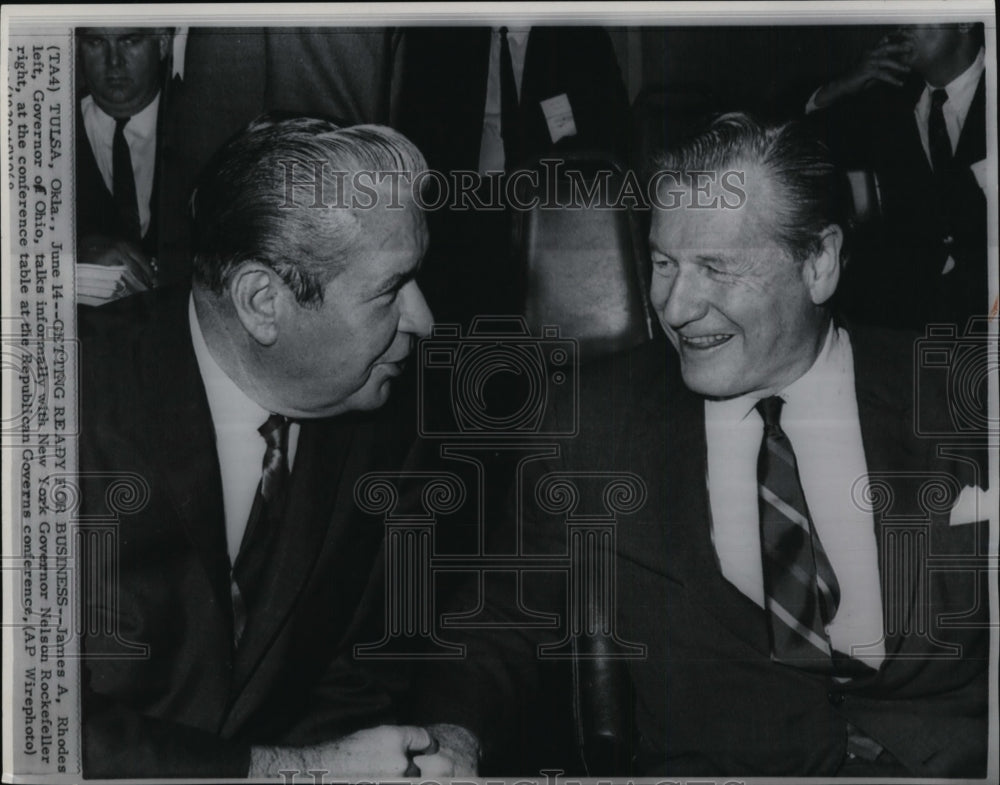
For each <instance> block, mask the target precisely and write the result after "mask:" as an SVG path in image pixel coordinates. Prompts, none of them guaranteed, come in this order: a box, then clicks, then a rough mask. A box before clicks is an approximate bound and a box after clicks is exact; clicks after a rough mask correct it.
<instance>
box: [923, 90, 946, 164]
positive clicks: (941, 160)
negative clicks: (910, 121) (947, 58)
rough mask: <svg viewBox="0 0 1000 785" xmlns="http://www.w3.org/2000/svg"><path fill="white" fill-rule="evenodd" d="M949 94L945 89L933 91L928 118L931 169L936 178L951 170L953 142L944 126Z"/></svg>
mask: <svg viewBox="0 0 1000 785" xmlns="http://www.w3.org/2000/svg"><path fill="white" fill-rule="evenodd" d="M947 100H948V92H947V91H946V90H944V89H938V90H932V91H931V113H930V116H929V117H928V118H927V142H928V147H929V148H930V151H931V168H933V169H934V176H935V177H937V178H940V177H942V176H943V175H944V174H945V172H947V171H948V169H950V168H951V158H952V155H951V140H950V139H949V138H948V128H947V127H946V126H945V124H944V109H943V107H944V105H945V103H946V102H947Z"/></svg>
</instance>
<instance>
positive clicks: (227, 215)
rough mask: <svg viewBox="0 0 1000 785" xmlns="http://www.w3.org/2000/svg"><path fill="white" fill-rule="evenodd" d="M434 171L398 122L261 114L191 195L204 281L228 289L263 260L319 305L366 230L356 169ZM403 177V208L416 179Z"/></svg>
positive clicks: (306, 300) (198, 269) (197, 271)
mask: <svg viewBox="0 0 1000 785" xmlns="http://www.w3.org/2000/svg"><path fill="white" fill-rule="evenodd" d="M426 168H427V165H426V162H425V161H424V157H423V155H422V154H421V153H420V151H419V150H418V149H417V148H416V147H415V146H414V145H413V143H412V142H410V141H409V140H408V139H407V138H406V137H405V136H403V135H402V134H400V133H399V132H397V131H394V130H392V129H391V128H387V127H384V126H378V125H356V126H351V127H348V128H342V127H340V126H338V125H336V124H335V123H333V122H330V121H328V120H321V119H317V118H311V117H292V118H287V117H286V118H278V117H275V116H269V115H265V116H263V117H261V118H258V119H257V120H255V121H253V122H252V123H251V124H250V125H249V126H248V127H247V128H246V129H245V130H244V131H242V132H241V133H240V134H238V135H237V136H235V137H234V138H233V139H231V140H230V141H229V142H227V143H226V144H225V145H224V146H223V147H222V149H220V150H219V151H218V152H217V153H216V154H215V155H214V156H213V157H212V159H211V160H210V161H209V163H208V165H207V166H206V167H205V169H204V170H203V172H202V175H201V178H200V179H199V182H198V185H197V187H196V189H195V192H194V195H193V196H192V197H191V211H192V214H193V216H194V262H193V263H194V279H195V281H196V282H198V283H200V284H202V285H204V286H206V287H207V288H209V289H210V290H212V291H213V292H215V293H216V294H217V295H221V294H222V293H223V291H224V290H225V288H226V286H227V285H228V284H229V282H230V280H231V278H232V276H233V273H234V272H235V271H236V269H237V268H238V267H239V266H240V265H241V264H243V263H244V262H248V261H257V262H260V263H262V264H265V265H267V266H268V267H270V268H271V269H273V270H274V271H275V272H276V273H277V274H278V275H279V276H280V277H281V279H282V280H283V281H284V282H285V283H286V284H287V285H288V287H289V288H290V289H291V290H292V292H293V293H294V295H295V298H296V300H297V301H298V302H299V303H302V304H304V305H308V304H317V303H319V302H321V301H322V297H323V290H324V289H325V287H326V285H327V284H328V283H329V281H330V280H331V279H332V278H333V277H334V276H335V275H336V274H337V273H338V272H339V271H340V270H341V269H343V267H344V264H345V262H346V260H347V258H348V256H349V254H350V252H351V250H352V248H353V247H354V246H355V244H356V238H357V237H358V235H359V233H360V231H361V230H360V225H359V219H358V213H359V212H360V209H353V208H351V207H348V206H345V205H348V204H350V200H351V197H352V188H351V179H352V175H353V174H355V173H357V172H366V173H372V174H373V176H378V174H380V173H387V174H391V175H405V176H407V177H413V176H415V175H417V174H419V173H420V172H422V171H424V170H425V169H426ZM317 175H318V176H319V180H318V181H317ZM303 182H305V183H307V185H305V186H303V185H301V183H303ZM318 182H321V183H322V185H321V186H320V185H319V184H318ZM397 182H400V184H399V193H398V194H397V195H398V198H399V199H400V204H403V203H405V201H406V199H409V196H408V191H406V189H405V188H404V186H405V185H407V184H408V182H410V181H407V180H402V181H397ZM297 184H298V185H297ZM383 201H384V202H388V201H389V200H388V199H385V200H383ZM373 209H387V208H386V204H376V205H375V206H374V208H373Z"/></svg>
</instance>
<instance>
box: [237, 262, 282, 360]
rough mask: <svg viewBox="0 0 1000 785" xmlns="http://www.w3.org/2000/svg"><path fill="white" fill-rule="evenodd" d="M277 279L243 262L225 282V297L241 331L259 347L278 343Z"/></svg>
mask: <svg viewBox="0 0 1000 785" xmlns="http://www.w3.org/2000/svg"><path fill="white" fill-rule="evenodd" d="M281 286H282V284H281V279H280V278H279V277H278V274H277V273H276V272H274V270H272V269H271V268H270V267H268V266H267V265H265V264H261V263H260V262H254V261H251V262H246V263H245V264H243V265H242V266H241V267H240V268H239V269H237V271H236V274H235V275H234V276H233V278H232V280H231V281H230V282H229V297H230V299H231V300H232V303H233V308H235V309H236V315H237V316H238V317H239V320H240V324H242V325H243V329H244V330H246V331H247V333H249V334H250V336H251V337H252V338H253V339H254V340H255V341H256V342H257V343H259V344H261V345H263V346H271V345H272V344H273V343H274V342H275V341H277V340H278V318H277V317H278V307H279V304H278V299H279V297H280V295H281Z"/></svg>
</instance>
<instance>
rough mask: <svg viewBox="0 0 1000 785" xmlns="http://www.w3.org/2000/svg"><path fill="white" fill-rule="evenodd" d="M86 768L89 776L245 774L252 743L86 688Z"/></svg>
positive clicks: (84, 729)
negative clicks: (148, 712) (133, 706)
mask: <svg viewBox="0 0 1000 785" xmlns="http://www.w3.org/2000/svg"><path fill="white" fill-rule="evenodd" d="M83 711H84V716H85V721H84V722H83V767H84V771H85V772H86V776H87V778H88V779H89V778H93V779H117V778H127V779H135V778H140V777H156V778H158V779H159V778H161V777H198V778H201V777H226V778H230V777H232V778H242V777H246V776H247V771H248V770H249V768H250V745H249V744H245V743H238V742H234V741H228V740H225V739H220V738H219V737H218V736H216V735H215V734H213V733H208V732H206V731H202V730H198V729H195V728H191V727H188V726H185V725H180V724H178V723H175V722H169V721H167V720H160V719H154V718H151V717H147V716H144V715H142V714H140V713H139V712H137V711H134V710H132V709H130V708H128V707H126V706H123V705H121V704H119V703H116V702H115V701H113V700H111V699H109V698H107V697H106V696H103V695H100V694H99V693H96V692H94V691H93V690H92V689H91V688H90V687H89V685H86V686H85V687H84V692H83Z"/></svg>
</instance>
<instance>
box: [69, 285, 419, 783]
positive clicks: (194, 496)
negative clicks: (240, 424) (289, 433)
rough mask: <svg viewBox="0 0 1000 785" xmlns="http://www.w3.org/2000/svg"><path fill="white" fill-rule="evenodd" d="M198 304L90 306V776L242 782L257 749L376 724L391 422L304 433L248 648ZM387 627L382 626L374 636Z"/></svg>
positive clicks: (149, 301) (86, 389) (162, 296)
mask: <svg viewBox="0 0 1000 785" xmlns="http://www.w3.org/2000/svg"><path fill="white" fill-rule="evenodd" d="M187 297H188V296H187V292H186V291H183V290H181V291H171V290H157V291H156V292H152V293H149V294H147V295H143V296H137V297H133V298H128V299H126V300H123V301H121V302H116V303H114V304H111V305H109V306H107V307H105V308H102V309H98V310H91V311H88V310H87V309H82V313H81V317H80V319H81V330H80V333H81V338H82V342H83V350H82V351H83V354H82V357H83V360H82V362H83V368H84V372H83V373H82V374H81V379H82V390H81V422H82V430H81V436H80V468H81V482H82V499H83V501H82V507H81V513H82V514H81V529H82V538H83V539H82V543H83V546H84V550H83V554H84V559H85V560H86V561H85V562H84V563H86V564H87V565H88V566H87V568H86V569H85V570H84V571H83V576H82V577H83V583H82V587H83V591H84V593H83V613H84V618H85V619H86V620H87V622H88V625H89V626H88V629H87V634H86V635H85V637H84V640H83V647H84V651H85V654H86V659H85V669H84V670H85V683H86V688H85V693H84V704H83V710H84V724H83V739H84V766H85V769H84V771H85V773H86V774H87V776H88V777H123V776H124V777H140V776H143V777H149V776H156V777H163V776H187V777H208V776H212V777H239V776H245V775H246V772H247V766H248V764H249V748H250V745H252V744H282V743H286V744H306V743H312V742H315V741H318V740H320V739H328V738H333V737H336V736H339V735H342V734H344V733H347V732H351V731H354V730H357V729H358V728H360V727H368V726H371V725H375V724H379V723H380V722H382V721H384V720H386V719H388V718H390V717H391V715H392V710H391V706H390V699H389V695H388V691H387V688H386V687H385V685H384V684H382V683H380V682H379V681H378V680H377V679H376V678H375V677H374V676H372V675H370V674H369V673H367V672H366V671H364V670H363V669H362V668H361V667H360V666H359V665H357V664H356V663H354V662H353V661H352V657H351V653H352V646H353V644H354V643H355V642H368V641H374V640H378V634H379V632H380V630H379V629H378V627H377V625H378V624H379V623H380V622H381V618H382V604H381V598H380V587H381V585H382V578H381V575H382V573H381V569H382V567H381V543H382V538H383V528H384V527H383V524H382V522H381V521H379V520H377V519H374V518H373V517H371V516H366V515H364V514H362V513H361V512H359V511H358V510H357V509H356V506H355V504H354V501H353V493H352V491H353V486H354V482H355V480H356V479H357V478H358V477H359V476H360V475H361V474H363V473H364V472H366V471H368V470H370V469H374V468H379V469H385V468H392V467H396V466H398V465H399V463H400V461H401V460H402V456H403V455H404V453H405V452H406V447H407V442H408V439H407V437H406V436H405V435H403V434H401V433H400V432H399V431H398V430H397V429H396V427H395V422H394V418H393V412H392V411H388V410H381V411H379V412H376V413H366V414H363V415H358V416H344V417H338V418H333V419H325V420H315V421H306V422H303V423H302V425H301V430H300V436H299V442H298V448H297V452H296V460H295V465H294V471H293V474H292V477H291V486H290V488H289V499H290V501H289V504H288V509H287V511H286V514H285V518H284V523H283V525H282V534H281V536H280V537H279V538H278V540H277V544H276V546H275V549H274V554H273V559H272V561H271V563H270V567H269V570H268V572H267V574H266V575H265V576H264V578H263V580H264V582H265V585H264V589H263V591H261V596H263V597H266V598H267V599H266V604H265V605H264V606H263V608H262V609H261V611H260V612H259V613H257V614H256V615H254V616H252V617H251V618H250V619H249V621H248V625H247V628H246V631H245V632H244V636H243V639H242V641H241V644H240V646H239V648H238V649H237V650H236V651H234V650H233V642H232V641H233V623H232V609H231V600H230V588H229V585H230V582H229V572H230V565H229V558H228V555H227V552H226V542H225V527H224V518H223V501H222V489H221V480H220V473H219V465H218V458H217V456H216V451H215V439H214V431H213V427H212V420H211V417H210V413H209V409H208V403H207V399H206V397H205V392H204V388H203V385H202V382H201V378H200V375H199V372H198V367H197V363H196V360H195V355H194V350H193V348H192V344H191V337H190V331H189V329H188V324H187V319H188V316H187V307H188V306H187V301H188V300H187ZM370 624H374V625H376V627H375V628H370V627H369V625H370Z"/></svg>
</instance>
